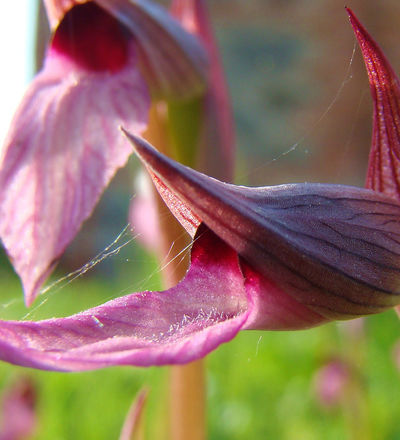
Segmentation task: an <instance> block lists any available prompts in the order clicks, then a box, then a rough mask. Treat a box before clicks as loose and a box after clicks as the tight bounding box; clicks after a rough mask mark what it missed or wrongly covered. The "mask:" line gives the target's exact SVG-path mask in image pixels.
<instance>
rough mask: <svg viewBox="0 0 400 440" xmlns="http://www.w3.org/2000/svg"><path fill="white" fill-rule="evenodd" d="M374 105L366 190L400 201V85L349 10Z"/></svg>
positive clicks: (387, 62)
mask: <svg viewBox="0 0 400 440" xmlns="http://www.w3.org/2000/svg"><path fill="white" fill-rule="evenodd" d="M347 12H348V13H349V16H350V21H351V24H352V26H353V29H354V32H355V34H356V37H357V40H358V43H359V45H360V48H361V52H362V55H363V57H364V61H365V66H366V68H367V72H368V78H369V84H370V88H371V94H372V99H373V102H374V116H373V121H374V123H373V132H372V145H371V152H370V156H369V164H368V174H367V181H366V187H367V188H371V189H374V190H375V191H380V192H384V193H385V194H387V195H389V196H391V197H393V198H395V199H397V200H400V82H399V78H398V77H397V75H396V74H395V72H394V71H393V69H392V67H391V65H390V64H389V61H388V60H387V59H386V57H385V55H384V54H383V52H382V50H381V49H380V47H379V46H378V44H377V43H376V42H375V41H374V40H373V39H372V37H371V36H370V35H369V34H368V32H367V31H366V30H365V28H364V27H363V26H362V24H361V23H360V22H359V21H358V20H357V18H356V17H355V15H354V13H353V12H352V11H351V10H350V9H348V8H347Z"/></svg>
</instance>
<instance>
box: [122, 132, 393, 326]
mask: <svg viewBox="0 0 400 440" xmlns="http://www.w3.org/2000/svg"><path fill="white" fill-rule="evenodd" d="M129 139H130V140H131V142H132V143H133V146H134V148H135V150H136V154H137V155H138V156H139V158H140V159H141V160H142V162H143V163H144V165H145V166H146V167H147V168H148V170H149V171H150V174H153V175H155V176H156V177H157V179H159V180H160V181H162V182H163V185H164V186H165V188H168V189H169V192H170V193H173V194H174V197H175V198H177V197H178V198H179V199H180V200H181V203H182V204H186V205H187V206H186V209H187V210H189V211H191V212H193V213H194V215H195V216H197V217H198V218H199V219H200V220H201V221H202V222H204V223H205V224H206V225H207V226H208V227H209V228H210V229H211V230H213V231H214V232H215V233H216V234H217V235H218V236H219V237H220V238H221V239H222V240H224V241H225V242H226V243H228V244H229V245H230V246H232V248H233V249H235V250H236V251H237V252H238V254H239V255H240V256H241V257H243V258H244V259H245V260H246V261H247V262H248V263H249V264H250V265H251V266H252V267H253V268H254V269H256V270H257V271H259V272H260V273H261V274H263V275H264V276H265V277H266V278H268V279H271V280H272V281H273V282H274V283H275V284H276V285H278V286H280V287H282V288H283V289H284V290H286V291H287V292H288V293H290V295H291V296H293V297H294V298H295V299H296V300H297V301H299V302H300V303H302V304H304V305H307V306H309V307H310V308H311V309H312V310H315V311H316V312H318V313H320V314H322V315H323V316H326V317H328V318H331V319H349V318H353V317H355V316H359V315H365V314H370V313H377V312H380V311H382V310H385V309H387V308H390V307H393V306H394V305H396V304H399V303H400V291H399V288H398V279H399V277H400V261H399V256H400V220H399V219H400V204H399V203H397V202H396V201H395V200H393V199H391V198H389V197H388V196H386V195H384V194H380V193H377V192H374V191H370V190H367V189H362V188H356V187H350V186H344V185H329V184H289V185H279V186H276V187H264V188H246V187H238V186H235V185H230V184H226V183H222V182H219V181H218V180H216V179H213V178H210V177H208V176H205V175H203V174H201V173H199V172H196V171H194V170H192V169H190V168H188V167H185V166H183V165H181V164H179V163H177V162H174V161H173V160H171V159H169V158H167V157H166V156H163V155H162V154H161V153H159V152H157V150H155V149H154V148H153V147H152V146H151V145H149V144H148V143H147V142H146V141H144V140H143V139H140V138H138V137H136V136H132V135H130V136H129ZM161 195H162V196H163V194H161ZM165 201H166V203H167V204H168V201H169V199H168V198H167V199H165ZM170 209H171V210H172V211H173V212H174V210H176V209H179V205H175V206H170ZM178 214H179V213H178ZM178 218H179V215H178Z"/></svg>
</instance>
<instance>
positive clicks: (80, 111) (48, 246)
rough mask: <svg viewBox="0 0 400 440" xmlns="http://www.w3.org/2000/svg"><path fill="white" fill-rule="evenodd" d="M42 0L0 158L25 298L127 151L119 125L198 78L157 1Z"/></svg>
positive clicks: (198, 60) (137, 122) (186, 38)
mask: <svg viewBox="0 0 400 440" xmlns="http://www.w3.org/2000/svg"><path fill="white" fill-rule="evenodd" d="M45 4H46V7H47V10H48V15H49V21H50V23H51V26H52V31H53V34H52V39H51V42H50V44H49V47H48V50H47V54H46V59H45V61H44V66H43V69H42V70H41V71H40V72H39V73H38V75H37V76H36V77H35V78H34V80H33V81H32V83H31V85H30V86H29V88H28V91H27V92H26V94H25V97H24V99H23V101H22V103H21V105H20V107H19V109H18V111H17V113H16V115H15V117H14V120H13V123H12V125H11V128H10V131H9V133H8V137H7V139H6V142H5V145H4V147H3V149H2V151H1V155H0V236H1V239H2V241H3V244H4V246H5V248H6V250H7V253H8V255H9V256H10V259H11V261H12V263H13V266H14V268H15V270H16V272H17V273H18V275H19V276H20V277H21V280H22V283H23V288H24V292H25V301H26V304H27V305H29V304H31V303H32V301H33V300H34V299H35V297H36V296H37V294H38V292H39V289H40V286H41V284H42V283H43V281H44V280H45V279H46V277H47V276H48V275H49V273H50V272H51V271H52V269H53V268H54V266H55V264H56V263H57V260H58V258H59V257H60V256H61V254H62V253H63V251H64V249H65V248H66V246H67V245H68V244H69V243H70V241H71V240H72V239H73V238H74V236H75V235H76V233H77V232H78V230H79V228H80V227H81V224H82V222H83V221H84V220H85V219H87V218H88V216H89V215H90V214H91V212H92V210H93V208H94V206H95V204H96V202H97V200H98V198H99V197H100V195H101V193H102V192H103V190H104V189H105V187H106V186H107V185H108V183H109V181H110V179H111V178H112V177H113V175H114V174H115V172H116V171H117V169H118V168H120V167H121V166H123V165H124V164H125V163H126V161H127V159H128V157H129V155H130V154H131V152H132V149H131V147H130V146H129V144H128V143H127V142H126V140H125V139H124V138H123V136H121V134H120V131H119V128H118V127H119V126H120V125H121V124H122V125H124V126H125V127H127V128H128V129H129V130H131V131H132V132H134V133H142V132H143V131H144V130H145V129H146V127H147V121H148V112H149V109H150V101H151V96H165V97H168V98H169V99H176V100H180V99H188V97H191V96H196V94H198V93H200V92H201V91H202V90H203V89H204V83H205V55H204V53H203V49H202V47H201V46H200V45H199V43H198V42H197V40H196V39H195V38H194V37H193V36H192V35H190V34H188V33H187V32H185V31H184V30H183V29H182V27H181V26H180V25H179V24H178V23H177V22H176V21H175V20H174V19H173V18H172V17H171V16H170V15H169V14H168V13H167V11H165V10H164V9H162V8H161V7H160V6H158V5H157V4H154V3H152V2H150V1H141V2H131V1H129V0H98V1H91V2H84V1H71V0H68V1H60V0H59V1H55V0H47V1H46V2H45Z"/></svg>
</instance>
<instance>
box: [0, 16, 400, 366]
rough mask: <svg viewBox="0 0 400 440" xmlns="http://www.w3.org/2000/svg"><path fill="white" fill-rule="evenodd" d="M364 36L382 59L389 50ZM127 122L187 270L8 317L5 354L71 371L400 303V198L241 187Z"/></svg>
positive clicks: (159, 358)
mask: <svg viewBox="0 0 400 440" xmlns="http://www.w3.org/2000/svg"><path fill="white" fill-rule="evenodd" d="M354 23H355V26H356V29H358V28H357V22H353V24H354ZM362 41H364V40H362ZM365 41H366V44H367V46H368V48H369V49H368V50H370V51H371V55H372V54H373V56H374V59H375V63H376V69H377V70H379V69H380V68H381V64H380V63H381V62H382V63H383V62H384V61H383V60H382V58H381V56H380V52H379V51H378V52H377V51H376V50H375V51H374V48H375V47H376V46H374V45H373V44H370V43H368V41H370V40H368V39H365ZM371 41H372V40H371ZM378 78H379V77H378ZM377 81H379V79H378V80H377ZM382 118H383V120H382V121H381V122H382V124H383V125H385V124H386V125H390V124H392V123H393V121H392V119H391V118H386V112H385V111H383V112H382ZM387 130H388V131H389V127H388V128H387ZM125 133H126V135H127V136H128V138H129V139H130V141H131V142H132V145H133V146H134V148H135V150H136V153H137V155H138V156H139V158H140V159H141V161H142V162H143V164H144V165H145V167H146V168H147V170H148V171H149V173H150V175H151V177H152V179H153V181H154V183H155V185H156V187H157V189H158V191H159V192H160V194H161V196H162V197H163V199H164V200H165V202H166V203H167V205H168V206H169V208H170V209H171V211H172V212H173V213H174V214H175V216H176V217H177V218H178V220H179V221H180V222H181V223H182V225H183V226H184V227H185V228H186V230H187V231H188V233H189V234H190V235H191V236H192V237H193V246H192V250H191V265H190V268H189V270H188V272H187V274H186V276H185V278H184V279H183V280H182V281H181V282H180V283H179V284H177V285H176V286H175V287H173V288H171V289H168V290H166V291H164V292H139V293H134V294H131V295H127V296H124V297H121V298H118V299H115V300H112V301H110V302H108V303H106V304H104V305H101V306H99V307H95V308H92V309H89V310H86V311H84V312H82V313H78V314H76V315H73V316H70V317H66V318H57V319H48V320H44V321H38V322H30V321H22V322H19V321H0V357H1V359H3V360H4V361H7V362H11V363H14V364H18V365H23V366H28V367H34V368H41V369H50V370H64V371H78V370H89V369H94V368H101V367H107V366H112V365H137V366H149V365H165V364H181V363H187V362H190V361H193V360H195V359H198V358H200V357H203V356H205V355H206V354H207V353H209V352H210V351H211V350H213V349H215V348H216V347H217V346H218V345H220V344H221V343H223V342H227V341H229V340H231V339H232V338H233V337H234V336H235V335H236V334H237V333H238V332H239V331H240V330H242V329H264V330H283V329H288V330H295V329H303V328H309V327H313V326H316V325H320V324H323V323H325V322H328V321H331V320H333V319H349V318H354V317H358V316H362V315H368V314H372V313H378V312H381V311H383V310H386V309H389V308H392V307H393V306H395V305H397V304H399V303H400V289H399V278H400V258H399V256H400V203H399V201H397V199H396V198H393V197H391V196H390V195H387V194H384V193H382V192H378V191H374V190H371V189H363V188H356V187H350V186H343V185H329V184H314V183H313V184H307V183H304V184H288V185H279V186H275V187H263V188H247V187H239V186H235V185H231V184H227V183H223V182H220V181H218V180H216V179H213V178H211V177H208V176H206V175H204V174H201V173H199V172H196V171H194V170H192V169H190V168H188V167H185V166H183V165H181V164H179V163H177V162H175V161H173V160H171V159H169V158H167V157H166V156H164V155H162V154H160V153H159V152H157V150H155V149H154V148H153V147H152V146H151V145H149V144H148V143H147V142H146V141H144V140H142V139H140V138H139V137H137V136H135V135H133V134H128V133H127V132H125ZM391 147H392V146H391V144H390V143H389V144H388V148H391ZM382 172H383V173H385V168H383V169H382Z"/></svg>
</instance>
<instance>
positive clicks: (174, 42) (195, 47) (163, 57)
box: [96, 0, 207, 100]
mask: <svg viewBox="0 0 400 440" xmlns="http://www.w3.org/2000/svg"><path fill="white" fill-rule="evenodd" d="M96 3H97V4H98V5H99V6H101V7H102V8H104V9H105V10H106V11H107V12H108V13H109V14H111V15H113V16H114V17H115V18H117V19H118V21H119V22H120V23H122V24H124V25H125V26H126V27H127V29H129V30H130V31H131V32H132V34H133V35H134V36H135V38H136V39H137V42H138V48H139V51H140V55H141V69H142V70H143V72H144V75H145V77H146V80H147V81H148V82H149V83H150V85H151V89H152V92H153V93H154V94H155V95H157V96H159V97H161V98H163V99H172V100H176V99H179V100H180V99H188V98H190V97H193V96H197V95H199V94H201V93H203V91H204V89H205V86H206V82H207V55H206V54H205V51H204V49H203V47H202V46H201V44H200V43H199V41H198V40H197V38H195V37H194V36H193V35H191V34H189V33H188V32H186V31H185V30H184V29H183V28H182V26H181V25H179V23H178V22H177V21H176V20H175V19H173V18H172V17H171V15H170V14H169V13H168V12H167V11H166V10H165V9H164V8H162V7H161V6H160V5H158V4H156V3H154V2H152V1H149V0H131V1H129V0H96Z"/></svg>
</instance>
